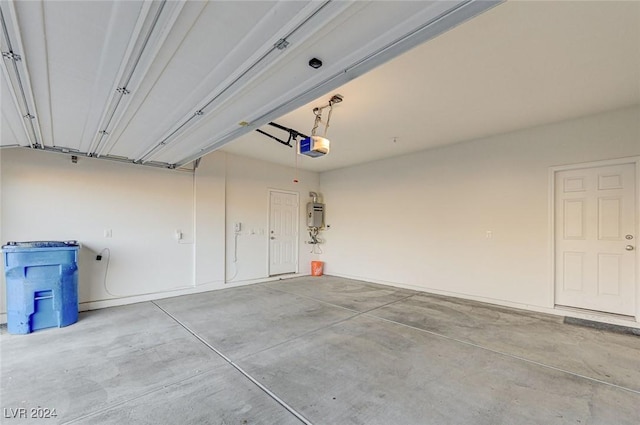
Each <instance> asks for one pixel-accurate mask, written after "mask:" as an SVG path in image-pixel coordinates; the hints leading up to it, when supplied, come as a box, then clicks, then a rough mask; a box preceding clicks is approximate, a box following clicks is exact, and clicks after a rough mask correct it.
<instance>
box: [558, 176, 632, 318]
mask: <svg viewBox="0 0 640 425" xmlns="http://www.w3.org/2000/svg"><path fill="white" fill-rule="evenodd" d="M635 172H636V170H635V164H621V165H611V166H602V167H593V168H583V169H576V170H568V171H559V172H556V176H555V281H556V291H555V292H556V294H555V295H556V300H555V303H556V304H557V305H564V306H571V307H578V308H584V309H589V310H598V311H604V312H609V313H617V314H623V315H629V316H633V315H635V299H636V294H635V287H636V283H635V282H636V270H635V263H636V251H635V247H636V238H637V235H636V234H635V231H636V229H635V221H636V216H637V214H638V212H637V210H636V208H637V207H636V201H635V193H636V192H635V185H636V177H635Z"/></svg>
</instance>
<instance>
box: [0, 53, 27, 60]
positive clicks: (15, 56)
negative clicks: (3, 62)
mask: <svg viewBox="0 0 640 425" xmlns="http://www.w3.org/2000/svg"><path fill="white" fill-rule="evenodd" d="M2 57H3V58H5V59H9V60H12V61H14V62H20V61H21V60H22V56H20V55H19V54H17V53H13V52H2Z"/></svg>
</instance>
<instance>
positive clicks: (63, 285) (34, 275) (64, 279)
mask: <svg viewBox="0 0 640 425" xmlns="http://www.w3.org/2000/svg"><path fill="white" fill-rule="evenodd" d="M79 248H80V246H79V245H78V243H77V242H76V241H67V242H57V241H38V242H9V243H8V244H7V245H4V246H3V247H2V254H3V257H4V270H5V277H6V283H7V330H8V331H9V333H12V334H28V333H30V332H33V331H35V330H38V329H44V328H52V327H63V326H68V325H71V324H72V323H75V322H77V321H78V250H79Z"/></svg>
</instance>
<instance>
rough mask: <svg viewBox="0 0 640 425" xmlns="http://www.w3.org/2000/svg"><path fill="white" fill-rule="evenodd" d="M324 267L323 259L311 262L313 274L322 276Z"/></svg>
mask: <svg viewBox="0 0 640 425" xmlns="http://www.w3.org/2000/svg"><path fill="white" fill-rule="evenodd" d="M323 268H324V262H323V261H312V262H311V276H322V269H323Z"/></svg>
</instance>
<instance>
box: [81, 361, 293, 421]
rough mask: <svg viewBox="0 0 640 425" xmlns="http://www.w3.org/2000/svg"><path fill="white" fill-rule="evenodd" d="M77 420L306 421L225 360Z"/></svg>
mask: <svg viewBox="0 0 640 425" xmlns="http://www.w3.org/2000/svg"><path fill="white" fill-rule="evenodd" d="M74 423H78V424H104V425H108V424H118V425H121V424H127V425H143V424H148V425H158V424H181V425H189V424H193V425H201V424H212V425H213V424H215V425H223V424H224V425H232V424H239V425H240V424H252V425H254V424H255V425H259V424H264V425H273V424H279V425H280V424H281V425H289V424H290V425H300V424H301V423H302V422H301V421H300V420H298V419H297V418H296V417H295V416H294V415H293V414H292V413H290V412H289V411H287V410H286V409H285V408H284V407H282V406H281V405H280V404H278V403H277V402H276V401H274V400H273V399H272V398H271V397H269V396H268V395H267V394H266V393H264V392H263V391H262V390H261V389H259V388H258V387H257V386H256V385H254V384H253V383H252V382H251V381H249V380H248V379H247V378H245V377H244V376H243V375H241V374H240V373H239V372H238V371H237V370H235V369H234V368H233V367H231V366H230V365H227V366H223V367H219V368H216V369H215V370H213V371H210V372H206V373H203V374H201V375H198V376H196V377H193V378H189V379H187V380H185V381H182V382H179V383H176V384H172V385H168V386H166V387H164V388H162V389H160V390H158V391H155V392H153V393H150V394H147V395H144V396H142V397H139V398H136V399H134V400H131V401H128V402H125V403H122V404H121V405H118V406H115V407H113V408H109V409H106V410H103V411H100V412H97V413H95V414H92V415H90V416H87V417H84V418H82V419H81V420H79V421H77V422H74Z"/></svg>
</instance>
